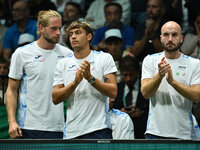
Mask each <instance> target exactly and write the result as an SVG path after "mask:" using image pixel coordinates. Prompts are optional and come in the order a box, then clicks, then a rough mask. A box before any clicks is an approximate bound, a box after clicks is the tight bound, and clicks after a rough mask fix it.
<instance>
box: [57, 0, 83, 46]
mask: <svg viewBox="0 0 200 150" xmlns="http://www.w3.org/2000/svg"><path fill="white" fill-rule="evenodd" d="M81 14H82V11H81V7H80V5H79V4H78V3H75V2H67V3H66V5H65V9H64V11H63V16H62V18H63V24H64V25H63V26H62V28H61V30H60V32H61V33H60V40H59V44H61V45H63V46H67V47H71V46H70V42H69V36H68V35H67V33H66V29H67V28H68V26H69V25H70V24H71V23H72V22H73V21H75V20H78V19H79V18H80V17H81Z"/></svg>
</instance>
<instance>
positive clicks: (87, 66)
mask: <svg viewBox="0 0 200 150" xmlns="http://www.w3.org/2000/svg"><path fill="white" fill-rule="evenodd" d="M81 64H82V65H81V66H80V68H81V71H82V73H83V77H84V78H85V79H86V80H88V81H90V80H91V79H92V75H91V73H90V63H89V62H88V61H87V60H85V61H84V62H83V63H81Z"/></svg>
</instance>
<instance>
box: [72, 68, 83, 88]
mask: <svg viewBox="0 0 200 150" xmlns="http://www.w3.org/2000/svg"><path fill="white" fill-rule="evenodd" d="M82 80H83V73H82V71H81V70H80V69H79V70H77V72H76V76H75V79H74V82H75V84H76V85H78V84H79V83H80V82H81V81H82Z"/></svg>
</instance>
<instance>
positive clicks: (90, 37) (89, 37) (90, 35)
mask: <svg viewBox="0 0 200 150" xmlns="http://www.w3.org/2000/svg"><path fill="white" fill-rule="evenodd" d="M87 39H88V41H90V40H92V34H91V33H89V34H88V35H87Z"/></svg>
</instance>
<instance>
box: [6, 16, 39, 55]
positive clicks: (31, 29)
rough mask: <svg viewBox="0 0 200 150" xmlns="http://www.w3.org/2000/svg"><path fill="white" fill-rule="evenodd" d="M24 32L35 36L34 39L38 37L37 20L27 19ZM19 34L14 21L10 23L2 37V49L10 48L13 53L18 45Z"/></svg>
mask: <svg viewBox="0 0 200 150" xmlns="http://www.w3.org/2000/svg"><path fill="white" fill-rule="evenodd" d="M24 33H30V34H32V35H33V36H34V37H35V40H36V39H38V35H37V21H36V20H31V19H29V21H28V24H27V26H26V29H25V32H24ZM20 34H22V33H21V32H20V31H19V29H18V27H17V24H16V23H15V24H14V25H12V26H11V27H10V28H8V29H7V30H6V32H5V34H4V38H3V49H5V48H11V49H12V51H11V53H13V52H14V51H15V50H16V48H17V47H18V40H19V36H20Z"/></svg>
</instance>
